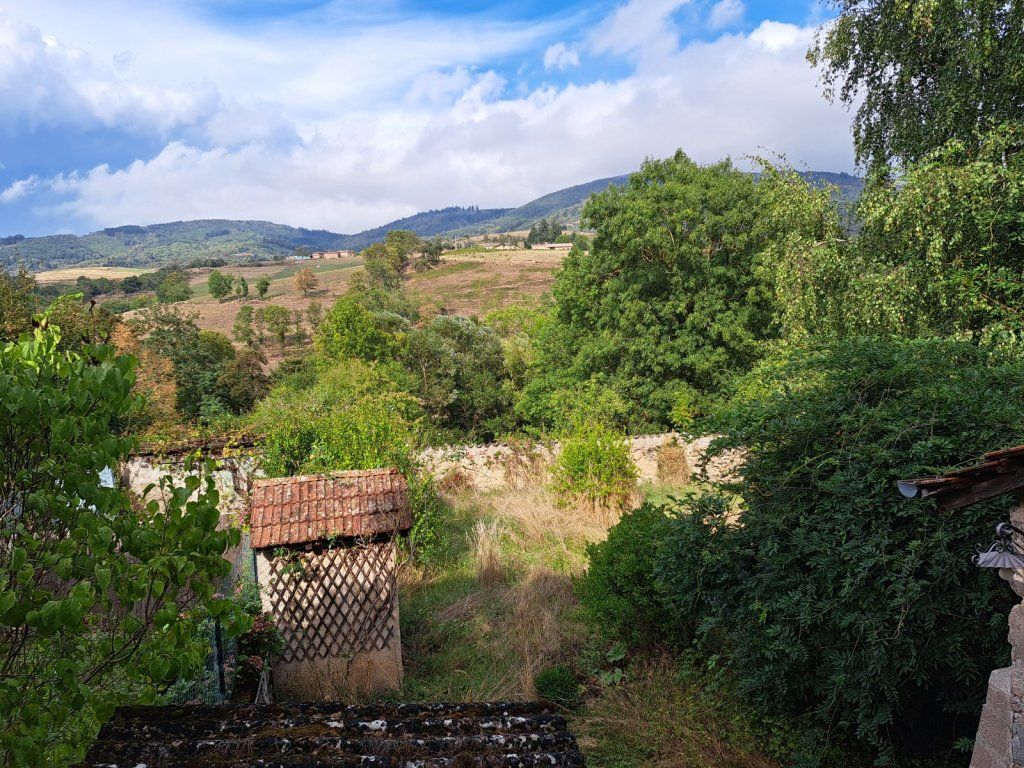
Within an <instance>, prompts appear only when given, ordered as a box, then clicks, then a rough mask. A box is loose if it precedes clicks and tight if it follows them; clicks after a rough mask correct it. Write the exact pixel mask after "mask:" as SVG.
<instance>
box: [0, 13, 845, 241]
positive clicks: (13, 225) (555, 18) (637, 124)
mask: <svg viewBox="0 0 1024 768" xmlns="http://www.w3.org/2000/svg"><path fill="white" fill-rule="evenodd" d="M827 19H828V12H827V11H826V10H823V9H822V8H821V7H820V6H819V4H818V3H816V2H811V1H810V0H625V1H623V0H618V2H615V1H614V0H613V1H612V2H601V1H600V0H599V1H598V2H578V3H577V2H571V1H566V0H562V1H559V0H547V2H542V0H525V2H506V3H500V2H487V3H483V2H475V3H466V2H456V1H455V0H424V1H423V2H406V1H405V0H348V1H344V2H342V1H337V0H176V1H175V2H172V1H171V0H165V1H163V2H159V1H158V0H88V2H81V1H80V0H0V98H2V103H3V105H4V107H3V109H2V110H0V235H2V234H14V233H23V234H26V235H31V234H48V233H53V232H76V233H81V232H87V231H91V230H94V229H97V228H100V227H105V226H115V225H120V224H147V223H154V222H160V221H173V220H178V219H191V218H214V217H217V218H221V217H223V218H238V219H269V220H272V221H277V222H281V223H286V224H292V225H296V226H306V227H313V228H325V229H331V230H334V231H340V232H355V231H359V230H361V229H364V228H366V227H370V226H376V225H379V224H382V223H385V222H387V221H391V220H393V219H395V218H398V217H401V216H406V215H409V214H411V213H414V212H416V211H418V210H424V209H428V208H439V207H443V206H447V205H479V206H482V207H498V206H515V205H519V204H521V203H523V202H526V201H527V200H529V199H531V198H533V197H536V196H538V195H541V194H545V193H547V192H550V191H553V190H555V189H559V188H561V187H565V186H569V185H572V184H578V183H582V182H584V181H589V180H591V179H595V178H600V177H603V176H611V175H615V174H619V173H625V172H628V171H631V170H634V169H636V168H637V166H638V165H639V164H640V162H641V161H642V160H643V159H644V158H645V157H651V156H653V157H660V156H665V155H668V154H670V153H672V152H673V151H674V150H675V149H676V148H679V147H681V148H682V149H683V150H684V151H686V152H687V153H688V154H690V156H691V157H693V158H695V159H697V160H699V161H702V162H710V161H713V160H717V159H719V158H721V157H723V156H726V155H730V156H732V157H733V158H734V159H736V160H737V161H738V162H743V158H744V157H746V156H749V155H751V154H766V153H781V154H784V155H785V156H786V157H787V158H788V159H789V161H790V162H791V163H793V164H794V165H796V166H798V167H801V168H809V169H814V170H833V171H850V170H852V169H853V160H852V151H851V142H850V132H849V115H848V114H847V113H846V111H845V110H844V109H843V108H841V107H839V106H835V105H830V104H828V103H827V102H826V101H825V100H824V99H823V98H822V97H821V95H820V89H819V87H818V79H817V74H816V73H815V72H814V71H813V70H811V69H810V67H809V66H808V65H807V63H806V61H805V59H804V54H805V51H806V49H807V46H808V44H809V42H810V41H811V39H812V38H813V36H814V33H815V29H816V28H817V26H818V25H820V24H821V23H824V22H826V21H827Z"/></svg>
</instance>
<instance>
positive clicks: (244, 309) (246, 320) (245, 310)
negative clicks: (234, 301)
mask: <svg viewBox="0 0 1024 768" xmlns="http://www.w3.org/2000/svg"><path fill="white" fill-rule="evenodd" d="M252 316H253V310H252V307H250V306H249V305H248V304H244V305H243V306H241V307H240V308H239V309H238V314H236V315H235V323H234V325H233V326H232V328H231V335H232V336H234V337H235V341H237V342H238V343H239V344H245V345H246V346H247V347H251V346H252V345H253V343H254V342H255V341H256V330H255V328H254V327H253V321H252Z"/></svg>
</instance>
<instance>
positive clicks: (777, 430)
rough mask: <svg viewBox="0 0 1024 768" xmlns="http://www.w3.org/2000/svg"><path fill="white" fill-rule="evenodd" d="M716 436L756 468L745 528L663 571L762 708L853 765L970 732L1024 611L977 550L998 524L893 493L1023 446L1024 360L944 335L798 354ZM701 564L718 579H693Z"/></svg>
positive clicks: (708, 541) (717, 537) (776, 368)
mask: <svg viewBox="0 0 1024 768" xmlns="http://www.w3.org/2000/svg"><path fill="white" fill-rule="evenodd" d="M715 425H716V426H718V427H720V428H724V429H726V430H728V435H729V436H728V439H726V440H724V441H722V444H721V445H720V447H722V448H725V447H728V446H744V447H745V448H746V450H747V453H748V458H747V461H746V466H745V468H744V471H743V479H742V481H741V484H740V486H739V490H740V491H741V492H742V496H743V499H744V501H745V508H744V510H743V515H742V521H743V525H742V526H741V527H738V528H736V529H733V530H730V531H728V535H726V536H725V537H723V535H722V528H721V526H718V524H717V523H715V524H713V525H712V526H705V527H704V528H703V529H701V528H695V529H694V530H691V531H689V532H688V533H687V534H686V538H684V540H682V541H681V542H680V543H679V544H678V545H677V546H669V545H663V547H662V553H663V556H662V559H661V561H660V562H659V564H658V566H657V569H656V572H657V574H658V575H659V580H660V582H661V583H662V587H663V588H664V589H665V592H666V594H667V595H668V596H669V597H670V598H671V599H672V601H673V604H674V607H675V611H676V614H677V616H678V615H683V616H691V617H692V621H693V623H695V624H696V623H699V626H700V632H701V634H702V635H703V637H704V639H705V640H707V639H710V638H712V637H728V638H729V640H730V642H729V646H730V647H729V648H727V649H726V650H727V653H728V657H729V663H730V667H731V669H732V671H733V673H734V674H735V676H736V678H737V681H738V683H739V684H740V686H741V688H742V689H743V691H745V693H746V694H747V695H749V696H750V697H751V700H752V701H753V702H754V703H755V704H756V705H757V706H759V707H760V708H761V710H762V712H764V713H765V714H767V715H769V716H773V717H779V718H783V719H789V718H797V717H799V718H802V719H803V722H805V723H807V724H809V725H816V726H818V727H819V728H820V731H821V732H822V733H828V734H829V738H830V739H832V740H834V741H836V742H838V743H839V744H840V745H841V746H842V747H843V748H844V749H845V750H846V751H849V752H861V753H869V754H872V755H873V756H874V757H876V758H877V759H879V760H881V761H887V760H894V759H897V758H898V757H900V756H914V757H927V756H929V755H935V754H942V753H944V752H946V751H948V749H949V748H950V747H951V746H952V744H953V743H954V742H955V741H956V739H957V737H958V736H960V735H964V734H973V732H974V727H975V725H976V722H977V721H976V720H974V721H973V722H972V718H974V717H976V715H977V712H978V711H979V709H980V707H981V703H982V700H983V697H984V691H985V682H986V680H987V677H988V673H989V671H990V670H991V669H992V668H993V667H997V666H1002V665H1004V663H1005V661H1006V655H1007V648H1006V642H1005V634H1006V628H1005V627H1006V615H1007V612H1008V610H1009V608H1010V606H1011V605H1012V603H1013V599H1012V595H1011V593H1010V591H1009V590H1008V589H1007V588H1006V587H1005V585H1003V584H1002V583H1001V582H1000V581H999V579H998V578H997V577H996V576H995V574H992V573H991V572H986V571H981V570H979V569H977V568H975V567H974V566H973V565H972V563H971V561H970V558H969V556H968V553H969V551H970V549H971V545H972V543H974V542H975V541H977V540H978V539H980V538H983V537H985V536H986V534H987V533H988V531H989V530H990V529H991V525H992V523H993V521H996V520H998V519H999V518H1000V516H1001V515H1002V514H1003V512H1002V511H1001V509H1000V506H999V503H997V502H993V503H987V504H979V505H975V506H973V507H969V508H967V509H962V510H958V511H956V512H954V513H952V514H938V513H936V511H935V507H934V504H933V503H932V502H930V501H927V500H924V501H921V500H918V501H908V500H906V499H903V498H902V497H901V496H900V495H899V494H898V493H897V492H896V487H895V483H896V481H897V480H898V479H900V478H906V477H916V476H921V475H929V474H933V473H936V472H940V471H943V470H945V469H948V468H949V467H951V466H954V465H956V464H959V463H960V462H963V461H966V460H969V459H971V458H973V457H976V456H977V455H979V454H980V453H982V452H983V451H986V450H990V449H993V448H996V447H999V446H1002V445H1007V444H1012V443H1014V442H1020V440H1021V437H1022V435H1024V362H1022V361H1020V360H1019V359H1012V358H1007V357H1003V356H1000V355H999V354H997V353H994V352H991V351H988V350H986V349H984V348H978V347H975V346H971V345H970V344H967V343H963V342H956V341H947V340H936V339H928V340H918V341H899V340H863V339H862V340H855V341H849V342H842V343H837V344H834V345H828V346H821V347H816V348H813V349H810V350H806V351H792V352H789V353H787V354H786V355H784V356H783V358H782V359H781V361H775V362H772V363H769V364H766V365H764V366H762V367H761V368H760V369H759V370H758V371H756V372H755V373H754V374H753V375H752V376H751V377H750V378H749V379H748V380H747V381H746V382H745V384H744V386H742V387H741V390H740V394H739V395H738V396H737V397H736V398H735V399H734V400H733V401H732V402H731V403H729V405H728V406H727V407H725V408H724V409H723V410H722V411H721V412H720V413H719V414H718V417H717V419H716V423H715ZM1003 506H1005V502H1003ZM697 524H698V521H697V520H696V519H695V518H694V517H691V518H690V519H689V521H688V523H687V525H690V526H696V525H697ZM702 540H703V542H705V543H701V541H702ZM723 542H724V544H723ZM695 550H696V551H695ZM705 558H706V560H705ZM701 563H703V564H704V565H705V568H706V570H705V573H710V574H719V575H721V577H722V578H721V580H719V581H715V580H712V581H711V582H710V583H700V582H696V581H695V579H694V578H693V577H690V576H687V575H686V574H687V573H688V572H693V571H694V569H695V568H696V567H698V564H701ZM670 574H675V575H676V578H677V580H676V581H674V582H673V581H672V580H671V579H670V578H669V576H670ZM730 574H731V575H730ZM695 589H699V590H700V591H701V593H702V595H703V597H702V598H701V601H700V602H698V603H697V604H692V603H690V602H689V597H688V594H690V593H693V592H694V590H695ZM718 650H721V646H719V647H718V648H716V651H718Z"/></svg>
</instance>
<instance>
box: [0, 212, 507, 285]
mask: <svg viewBox="0 0 1024 768" xmlns="http://www.w3.org/2000/svg"><path fill="white" fill-rule="evenodd" d="M508 210H509V209H507V208H494V209H490V210H482V209H480V208H476V207H469V208H458V207H453V208H442V209H440V210H434V211H426V212H423V213H417V214H416V215H415V216H410V217H408V218H405V219H399V220H398V221H395V222H392V223H391V224H388V225H386V226H383V227H377V228H376V229H370V230H367V231H365V232H360V233H358V234H354V235H343V234H338V233H337V232H329V231H327V230H323V229H304V228H302V227H289V226H286V225H284V224H274V223H272V222H269V221H234V220H230V219H198V220H195V221H174V222H170V223H167V224H150V225H148V226H136V225H128V226H123V227H110V228H108V229H101V230H99V231H98V232H92V233H90V234H88V235H81V236H78V235H48V236H45V237H25V238H21V237H18V236H9V237H5V238H0V268H6V269H8V270H11V269H15V268H17V265H18V264H19V263H22V264H24V265H25V267H26V268H27V269H28V270H30V271H32V272H40V271H43V270H46V269H60V268H61V267H71V266H79V265H92V266H111V267H151V266H161V265H166V264H188V262H190V261H192V260H193V259H211V258H222V259H225V260H227V261H229V262H240V261H248V260H257V261H263V260H268V259H279V258H282V257H284V256H287V255H289V254H291V253H293V252H294V250H295V248H296V247H297V246H300V245H303V246H306V247H307V248H310V249H313V250H318V249H321V250H335V249H346V248H347V249H352V250H362V249H363V248H365V247H366V246H368V245H369V244H370V243H372V242H374V241H376V240H380V239H382V238H383V237H384V234H385V233H386V232H387V231H388V230H390V229H412V230H413V231H414V232H416V233H417V234H419V235H421V236H423V237H429V236H432V235H436V234H439V233H441V232H447V231H449V230H452V229H456V228H458V227H465V226H468V225H471V224H475V223H478V222H482V221H487V220H489V219H493V218H496V217H499V216H502V215H504V214H506V213H508Z"/></svg>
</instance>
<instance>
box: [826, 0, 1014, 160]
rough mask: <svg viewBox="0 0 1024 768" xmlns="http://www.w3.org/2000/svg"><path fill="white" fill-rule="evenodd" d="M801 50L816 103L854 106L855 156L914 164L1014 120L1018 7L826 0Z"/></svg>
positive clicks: (1000, 2) (987, 2)
mask: <svg viewBox="0 0 1024 768" xmlns="http://www.w3.org/2000/svg"><path fill="white" fill-rule="evenodd" d="M832 5H833V6H835V7H836V8H838V9H839V18H838V19H836V20H835V21H834V22H833V23H831V24H829V25H827V26H826V27H824V29H823V32H822V34H821V35H820V37H819V38H818V40H817V42H816V43H815V45H814V46H813V47H812V49H811V51H810V53H809V59H810V61H811V62H812V63H813V64H815V65H818V66H820V67H821V68H822V78H823V82H824V86H825V93H826V96H828V97H830V98H838V99H840V100H841V101H842V102H844V103H846V104H847V105H849V106H856V116H855V118H854V125H853V135H854V143H855V146H856V150H857V156H858V158H859V159H860V160H861V161H864V162H867V163H870V164H872V165H886V164H888V163H890V162H892V161H897V162H900V163H906V162H910V161H914V160H919V159H921V158H922V157H924V156H925V155H926V154H927V153H928V152H930V151H932V150H934V149H937V148H938V147H939V146H941V145H942V144H944V143H945V142H946V141H948V140H949V139H951V138H954V139H960V140H961V141H966V142H972V141H974V140H975V137H976V136H977V135H978V134H979V133H983V132H985V131H987V130H990V129H991V128H994V127H995V126H996V125H998V124H1000V123H1003V122H1013V121H1021V120H1024V2H1021V0H1009V2H1007V0H918V2H906V1H905V0H832Z"/></svg>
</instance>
